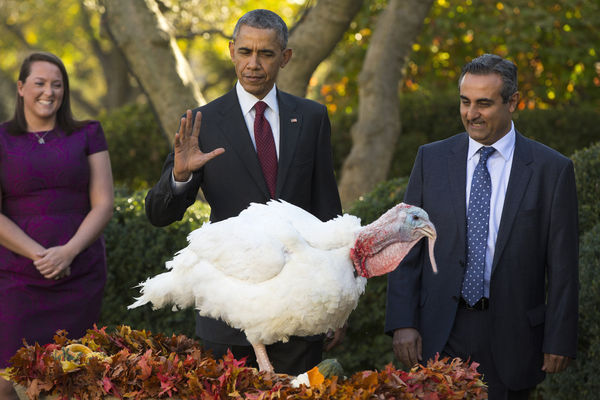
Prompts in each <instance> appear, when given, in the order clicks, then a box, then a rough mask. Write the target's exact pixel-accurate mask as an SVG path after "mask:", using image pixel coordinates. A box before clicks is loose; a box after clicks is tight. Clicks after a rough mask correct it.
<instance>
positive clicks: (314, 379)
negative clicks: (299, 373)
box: [306, 367, 325, 387]
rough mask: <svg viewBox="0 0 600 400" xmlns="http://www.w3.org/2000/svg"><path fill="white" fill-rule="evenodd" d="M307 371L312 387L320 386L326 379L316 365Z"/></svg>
mask: <svg viewBox="0 0 600 400" xmlns="http://www.w3.org/2000/svg"><path fill="white" fill-rule="evenodd" d="M306 373H307V374H308V381H309V382H310V386H311V387H315V386H320V385H321V384H322V383H323V382H324V381H325V377H324V376H323V374H322V373H320V372H319V368H318V367H314V368H313V369H311V370H310V371H307V372H306Z"/></svg>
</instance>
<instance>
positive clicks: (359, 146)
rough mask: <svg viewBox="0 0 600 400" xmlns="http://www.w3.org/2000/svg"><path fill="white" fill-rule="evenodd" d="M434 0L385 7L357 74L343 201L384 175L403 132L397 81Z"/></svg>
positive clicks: (404, 0)
mask: <svg viewBox="0 0 600 400" xmlns="http://www.w3.org/2000/svg"><path fill="white" fill-rule="evenodd" d="M432 3H433V0H390V1H389V3H388V5H387V7H386V9H385V10H383V11H382V12H381V14H380V15H379V18H378V20H377V26H376V27H375V30H374V32H373V37H372V38H371V41H370V44H369V48H368V50H367V54H366V56H365V61H364V63H363V68H362V70H361V73H360V75H359V78H358V84H359V91H358V96H359V108H358V121H357V122H356V123H355V124H354V125H353V126H352V129H351V131H350V134H351V137H352V149H351V150H350V154H349V155H348V157H347V158H346V160H345V161H344V164H343V167H342V173H341V175H342V179H341V182H340V197H341V199H342V205H343V206H344V207H349V206H350V205H351V204H352V202H354V201H355V200H356V199H358V198H359V196H361V195H362V194H364V193H367V192H369V191H370V190H372V189H373V188H374V187H375V185H376V184H377V183H378V182H380V181H382V180H385V178H386V176H387V172H388V170H389V167H390V163H391V159H392V155H393V153H394V148H395V145H396V141H397V138H398V136H399V135H400V131H401V125H400V110H399V100H398V86H399V83H400V82H401V78H402V77H403V75H404V72H403V70H404V67H405V64H406V61H407V59H408V56H409V55H410V52H411V48H412V44H413V43H414V41H415V40H416V38H417V36H418V34H419V32H420V31H421V28H422V26H423V21H424V19H425V17H426V16H427V14H428V13H429V10H430V8H431V6H432Z"/></svg>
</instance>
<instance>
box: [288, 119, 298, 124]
mask: <svg viewBox="0 0 600 400" xmlns="http://www.w3.org/2000/svg"><path fill="white" fill-rule="evenodd" d="M290 122H291V123H292V124H295V123H296V122H298V118H292V119H290Z"/></svg>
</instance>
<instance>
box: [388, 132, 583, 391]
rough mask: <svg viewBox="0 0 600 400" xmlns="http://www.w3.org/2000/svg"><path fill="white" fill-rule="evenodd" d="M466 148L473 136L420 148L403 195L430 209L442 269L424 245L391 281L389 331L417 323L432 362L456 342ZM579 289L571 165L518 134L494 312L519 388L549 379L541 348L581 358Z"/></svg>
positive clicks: (497, 342)
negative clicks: (453, 336)
mask: <svg viewBox="0 0 600 400" xmlns="http://www.w3.org/2000/svg"><path fill="white" fill-rule="evenodd" d="M467 149H468V136H467V134H466V133H462V134H459V135H456V136H453V137H451V138H448V139H446V140H442V141H439V142H435V143H431V144H428V145H425V146H422V147H421V148H420V149H419V151H418V154H417V157H416V161H415V164H414V167H413V171H412V173H411V177H410V181H409V184H408V187H407V191H406V195H405V201H406V202H407V203H410V204H413V205H417V206H420V207H422V208H424V209H425V211H427V212H428V213H429V216H430V218H431V221H432V222H433V223H434V225H435V227H436V230H437V232H438V240H437V242H436V245H435V258H436V262H437V266H438V269H439V273H438V274H437V275H434V274H433V273H432V272H431V267H430V265H429V261H428V257H427V251H426V247H425V246H423V243H420V244H419V245H418V246H416V247H415V248H414V249H413V251H412V252H411V253H409V255H408V256H407V257H406V258H405V260H404V261H403V262H402V263H401V264H400V266H399V268H397V269H396V271H394V272H393V273H392V274H390V276H389V278H388V294H387V309H386V325H385V330H386V332H388V333H389V334H391V333H392V332H393V331H394V330H395V329H398V328H406V327H414V328H417V329H418V330H419V332H420V334H421V336H422V338H423V357H424V358H425V360H426V359H428V358H431V357H433V356H434V355H435V354H436V352H441V351H442V349H443V348H444V345H445V344H446V342H447V340H448V337H449V335H450V331H451V329H452V326H453V323H454V318H455V315H456V311H457V307H458V299H459V298H460V291H461V285H462V280H463V276H464V273H465V260H466V244H465V239H466V206H465V204H466V199H465V186H466V162H467ZM424 248H425V251H424ZM578 290H579V281H578V221H577V195H576V189H575V177H574V171H573V164H572V162H571V160H569V159H568V158H566V157H564V156H562V155H561V154H559V153H558V152H556V151H554V150H552V149H550V148H549V147H546V146H544V145H542V144H540V143H537V142H535V141H533V140H530V139H527V138H525V137H523V136H522V135H521V134H519V133H517V135H516V143H515V152H514V156H513V164H512V169H511V173H510V178H509V183H508V188H507V192H506V198H505V202H504V208H503V211H502V217H501V222H500V227H499V231H498V237H497V241H496V249H495V254H494V260H493V264H492V276H491V282H490V310H489V312H490V316H491V320H492V337H491V343H492V354H493V358H494V362H495V366H496V368H497V370H498V373H499V375H500V377H501V378H502V380H503V381H504V383H505V384H506V385H507V386H508V387H509V388H510V389H511V390H520V389H525V388H530V387H532V386H534V385H536V384H537V383H539V382H540V381H542V380H543V378H544V373H543V372H542V371H541V367H542V363H543V353H550V354H559V355H565V356H569V357H575V352H576V347H577V320H578Z"/></svg>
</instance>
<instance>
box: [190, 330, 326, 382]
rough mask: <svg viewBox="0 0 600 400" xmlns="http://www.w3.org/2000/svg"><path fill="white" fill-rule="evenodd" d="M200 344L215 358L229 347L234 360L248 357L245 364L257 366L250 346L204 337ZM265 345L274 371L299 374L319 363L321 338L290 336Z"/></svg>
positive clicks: (321, 347) (222, 354)
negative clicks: (313, 339)
mask: <svg viewBox="0 0 600 400" xmlns="http://www.w3.org/2000/svg"><path fill="white" fill-rule="evenodd" d="M202 344H203V345H204V348H205V349H206V350H210V351H211V352H212V354H213V357H214V358H215V359H219V358H221V357H223V356H224V355H225V354H227V349H230V350H231V352H232V353H233V356H234V357H235V359H236V360H239V359H241V358H243V357H248V358H247V360H246V366H247V367H254V368H258V364H257V363H256V356H255V355H254V349H253V348H252V346H237V345H228V344H222V343H214V342H210V341H208V340H204V339H202ZM265 347H266V349H267V355H268V356H269V360H270V361H271V364H272V365H273V368H274V369H275V372H277V373H280V374H288V375H294V376H296V375H300V374H302V373H304V372H306V371H308V370H309V369H311V368H313V367H314V366H316V365H317V364H318V363H320V362H321V360H322V357H323V354H322V353H323V340H316V341H309V340H306V339H303V338H301V337H297V336H292V337H290V340H289V341H288V342H287V343H283V342H277V343H273V344H270V345H267V346H265Z"/></svg>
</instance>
